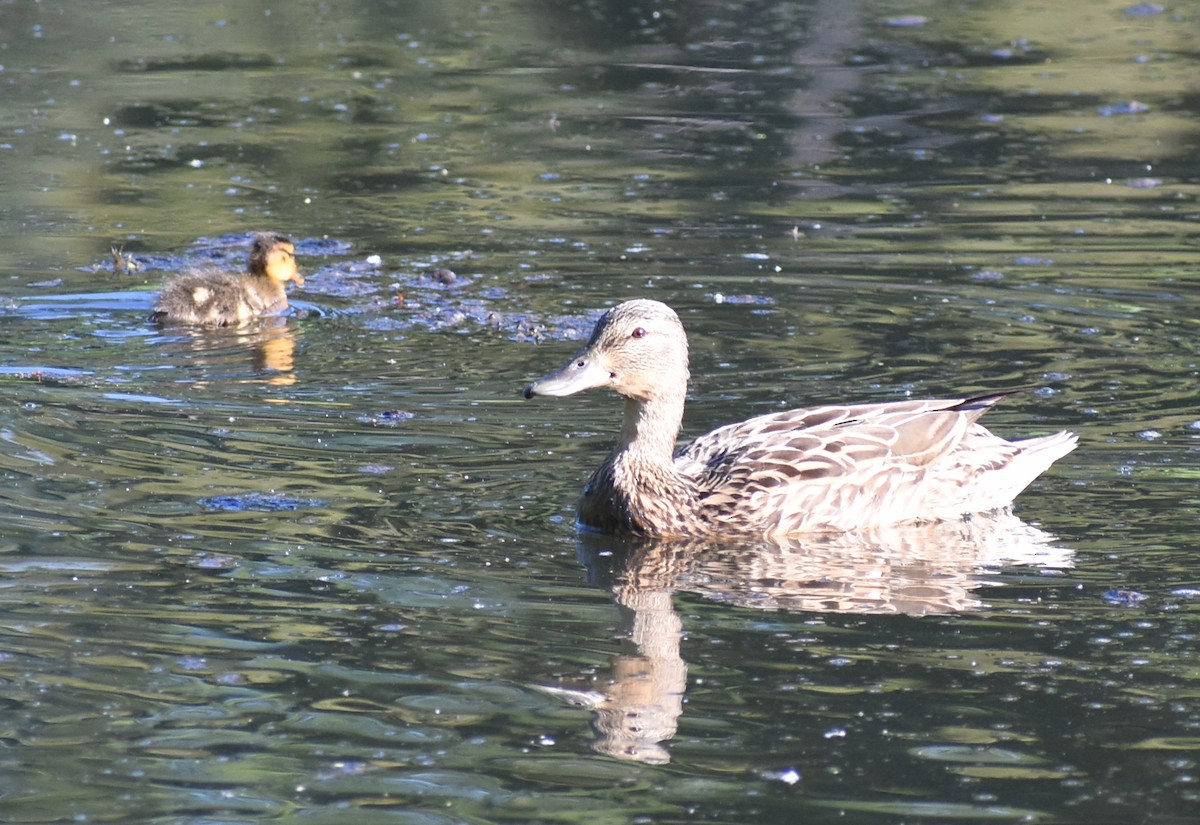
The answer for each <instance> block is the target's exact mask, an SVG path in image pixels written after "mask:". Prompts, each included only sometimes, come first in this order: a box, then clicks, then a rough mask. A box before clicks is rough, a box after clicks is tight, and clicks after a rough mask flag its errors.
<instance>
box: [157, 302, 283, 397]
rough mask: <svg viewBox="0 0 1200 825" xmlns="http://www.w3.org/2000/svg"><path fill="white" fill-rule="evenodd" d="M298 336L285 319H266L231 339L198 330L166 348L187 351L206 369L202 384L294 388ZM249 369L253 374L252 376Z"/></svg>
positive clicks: (169, 342)
mask: <svg viewBox="0 0 1200 825" xmlns="http://www.w3.org/2000/svg"><path fill="white" fill-rule="evenodd" d="M296 335H297V329H296V327H295V326H294V325H291V324H288V322H287V319H286V318H263V319H262V320H261V321H260V322H259V323H256V324H254V325H253V326H246V327H241V328H239V329H237V330H234V331H233V334H232V335H231V334H230V332H229V331H226V330H220V331H218V330H215V329H213V328H211V327H196V328H193V329H190V330H188V331H187V333H186V334H185V335H183V336H179V337H172V338H171V339H170V340H167V341H165V342H164V346H166V347H169V348H173V349H174V348H181V349H186V350H187V351H188V353H189V355H188V358H189V360H190V362H191V363H192V364H195V365H198V366H203V367H204V368H205V373H206V375H207V376H209V377H206V378H204V379H203V380H202V382H201V383H210V382H214V381H218V380H221V379H230V378H232V379H233V380H238V381H242V382H261V383H266V384H271V385H275V386H291V385H293V384H295V383H296V373H295V363H296ZM247 368H249V370H251V371H252V374H251V375H249V376H248V375H247V374H246V371H247Z"/></svg>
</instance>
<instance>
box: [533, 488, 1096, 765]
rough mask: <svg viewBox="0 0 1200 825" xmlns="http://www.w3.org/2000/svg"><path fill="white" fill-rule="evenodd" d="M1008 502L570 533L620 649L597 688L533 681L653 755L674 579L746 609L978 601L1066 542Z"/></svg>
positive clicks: (1049, 561) (603, 738)
mask: <svg viewBox="0 0 1200 825" xmlns="http://www.w3.org/2000/svg"><path fill="white" fill-rule="evenodd" d="M1054 541H1055V539H1054V537H1053V536H1051V535H1050V534H1048V533H1046V532H1045V531H1043V530H1041V529H1039V528H1037V527H1035V526H1033V525H1031V524H1027V523H1026V522H1024V521H1022V520H1021V519H1019V518H1017V517H1016V516H1015V515H1013V514H1012V513H1011V512H1008V511H1000V512H995V513H988V514H983V515H976V516H974V517H972V518H970V519H964V520H962V521H956V522H941V523H936V524H922V525H910V526H903V527H892V528H886V529H879V530H872V531H862V532H855V533H836V534H818V535H806V536H795V537H791V538H788V539H786V540H784V541H782V542H780V543H767V542H762V541H755V540H750V539H746V540H742V539H732V540H730V539H720V540H717V539H712V540H688V541H671V542H653V543H647V542H641V543H639V542H635V541H631V540H623V539H617V538H613V537H611V536H601V535H596V534H583V533H581V534H580V536H579V540H578V553H579V558H580V560H581V561H582V563H583V565H584V567H585V568H586V570H587V574H588V579H589V581H590V582H591V583H593V584H595V585H597V586H600V587H603V588H604V589H606V590H609V591H610V592H611V593H612V594H613V599H614V601H615V602H616V604H617V607H618V609H619V611H620V614H621V625H620V633H621V637H622V650H621V652H620V653H619V654H618V655H617V656H615V657H614V659H613V664H612V670H611V674H610V676H609V679H608V681H607V683H606V684H605V686H604V688H603V689H602V690H601V691H596V690H595V689H594V688H593V689H589V690H575V689H572V688H570V687H560V686H555V687H546V686H541V687H540V689H541V690H544V691H546V692H548V693H551V694H553V695H555V696H559V697H560V698H562V699H564V700H566V701H568V702H571V703H573V704H579V705H582V706H585V707H588V708H590V709H591V710H592V713H593V718H592V727H593V729H594V730H595V733H596V739H595V741H594V742H593V747H594V748H595V750H596V751H598V752H600V753H604V754H607V755H610V756H613V757H616V758H618V759H625V760H632V761H638V762H645V763H649V764H663V763H665V762H667V761H669V759H670V756H669V753H668V751H667V749H666V748H665V747H664V745H663V743H664V742H666V741H668V740H670V739H671V738H672V737H673V736H674V734H675V731H676V728H677V726H678V720H679V717H680V715H681V714H682V712H683V699H684V694H685V691H686V688H687V663H686V662H685V661H684V659H683V656H682V654H681V651H680V643H681V640H682V637H683V621H682V619H681V618H680V616H679V614H678V613H677V612H676V610H675V607H674V604H673V600H672V597H673V595H674V593H675V592H676V591H685V592H690V593H694V594H697V595H699V596H702V597H704V598H706V599H710V600H713V601H716V602H721V603H725V604H731V605H736V606H738V607H742V608H753V609H755V610H764V611H766V610H771V611H777V610H784V611H789V612H820V613H853V614H903V615H909V616H928V615H946V614H952V613H958V612H963V611H971V610H980V609H982V608H985V607H986V604H985V603H984V602H983V600H982V599H981V598H980V597H979V595H978V594H977V593H976V591H977V590H978V589H979V588H981V587H983V586H984V585H986V584H988V583H989V581H991V580H994V578H995V576H997V575H998V574H999V573H1000V572H1001V571H1002V570H1005V569H1008V568H1010V567H1014V566H1015V567H1024V568H1030V569H1034V570H1038V571H1043V570H1056V569H1063V568H1069V567H1071V566H1073V563H1074V553H1073V551H1072V550H1070V549H1068V548H1065V547H1061V546H1058V545H1056V544H1055V543H1054Z"/></svg>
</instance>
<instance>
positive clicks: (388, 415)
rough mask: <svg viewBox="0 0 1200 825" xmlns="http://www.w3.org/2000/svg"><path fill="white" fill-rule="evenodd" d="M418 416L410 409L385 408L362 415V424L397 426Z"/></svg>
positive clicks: (360, 419)
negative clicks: (371, 413) (381, 410)
mask: <svg viewBox="0 0 1200 825" xmlns="http://www.w3.org/2000/svg"><path fill="white" fill-rule="evenodd" d="M415 417H416V416H415V415H413V414H412V413H410V412H409V411H408V410H384V411H383V412H378V413H375V414H374V415H360V416H359V417H358V423H360V424H378V425H380V426H383V427H395V426H396V425H397V424H399V423H400V422H401V421H410V420H412V419H413V418H415Z"/></svg>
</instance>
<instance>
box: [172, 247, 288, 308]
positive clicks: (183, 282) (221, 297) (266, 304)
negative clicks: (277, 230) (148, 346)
mask: <svg viewBox="0 0 1200 825" xmlns="http://www.w3.org/2000/svg"><path fill="white" fill-rule="evenodd" d="M292 281H294V282H295V283H297V284H301V285H303V283H304V278H302V277H301V276H300V271H299V269H297V267H296V246H295V244H293V243H292V242H291V240H289V239H288V238H286V237H284V236H283V235H274V234H263V235H258V236H256V237H255V238H254V243H253V244H251V246H250V256H249V259H248V261H247V271H246V272H244V273H233V272H223V271H221V270H201V271H199V272H189V273H187V274H185V275H181V276H180V277H178V278H175V279H174V280H172V281H170V282H168V283H167V285H166V286H165V287H164V288H163V291H162V294H161V295H159V297H158V300H157V301H156V302H155V304H154V314H153V316H152V318H153V319H154V320H156V321H172V322H179V323H187V324H206V325H209V326H222V327H223V326H240V325H243V324H245V323H247V322H249V321H250V320H252V319H254V318H258V317H260V316H263V315H278V314H279V313H281V312H283V310H285V309H287V306H288V300H287V292H286V290H285V288H284V287H285V285H286V284H287V283H288V282H292Z"/></svg>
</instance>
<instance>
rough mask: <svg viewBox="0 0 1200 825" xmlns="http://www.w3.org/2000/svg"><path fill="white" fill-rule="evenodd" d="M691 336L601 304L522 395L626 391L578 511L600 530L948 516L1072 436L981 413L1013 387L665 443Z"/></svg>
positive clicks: (1007, 492) (1046, 461)
mask: <svg viewBox="0 0 1200 825" xmlns="http://www.w3.org/2000/svg"><path fill="white" fill-rule="evenodd" d="M687 379H688V359H687V337H686V335H685V333H684V331H683V326H682V324H680V322H679V319H678V316H676V315H675V313H674V311H672V310H671V309H670V308H669V307H667V306H666V305H665V304H662V303H659V302H657V301H649V300H635V301H628V302H626V303H623V304H620V305H618V306H616V307H614V308H613V309H611V310H609V311H608V312H607V313H605V315H604V316H603V317H602V318H601V319H600V321H599V322H597V324H596V329H595V330H594V331H593V333H592V337H591V340H590V341H589V342H588V346H587V347H586V348H585V349H584V351H583V352H581V353H580V354H579V355H577V356H576V357H575V358H574V359H572V361H571V362H570V363H569V364H568V365H567V366H566V367H564V368H563V369H562V370H559V371H558V372H557V373H553V374H551V375H549V376H546V377H545V378H543V379H541V380H539V381H536V382H534V383H532V384H530V385H529V386H528V387H527V388H526V390H525V395H526V397H532V396H534V395H570V394H573V393H575V392H579V391H581V390H584V389H589V388H592V387H599V386H608V387H611V388H612V389H614V390H616V391H617V392H618V393H620V394H622V395H624V396H625V397H626V399H627V400H626V410H625V423H624V425H623V427H622V433H621V441H620V443H619V444H618V446H617V449H616V450H615V451H614V452H613V453H612V454H611V455H610V456H609V457H608V458H607V459H605V461H604V463H603V464H601V466H600V467H599V468H598V469H597V470H596V472H595V473H594V474H593V475H592V478H591V480H590V481H589V482H588V484H587V487H586V488H585V490H584V494H583V496H582V498H581V500H580V504H579V521H580V523H581V524H583V525H585V526H588V527H592V528H596V529H599V530H604V531H609V532H629V533H634V534H639V535H656V536H698V535H705V534H709V533H713V532H723V531H741V532H745V531H751V532H755V533H760V534H763V535H768V536H770V535H775V536H779V535H786V534H794V533H802V532H814V531H845V530H853V529H859V528H864V527H878V526H885V525H889V524H899V523H905V522H919V521H932V520H940V519H950V518H958V517H961V516H963V515H965V514H967V513H972V512H982V511H986V510H992V509H996V508H1000V507H1004V506H1006V505H1008V504H1009V503H1010V502H1011V501H1012V499H1013V498H1014V497H1015V496H1016V495H1017V494H1018V493H1020V492H1021V490H1023V489H1024V488H1025V487H1026V486H1027V485H1028V484H1029V483H1030V482H1031V481H1033V479H1034V478H1036V477H1037V476H1038V475H1040V474H1041V473H1042V472H1044V471H1045V470H1046V468H1048V467H1049V466H1050V464H1052V463H1053V462H1054V461H1055V460H1057V459H1058V458H1060V457H1062V456H1063V455H1066V454H1067V453H1068V452H1070V451H1071V450H1072V449H1074V447H1075V443H1076V438H1075V436H1074V435H1073V434H1071V433H1068V432H1060V433H1056V434H1054V435H1050V436H1044V437H1041V438H1033V439H1028V440H1025V441H1018V442H1010V441H1006V440H1005V439H1002V438H1000V437H998V436H995V435H993V434H992V433H991V432H989V431H988V430H987V429H986V428H984V427H983V426H982V425H980V424H978V423H977V419H979V418H980V416H982V415H983V414H984V413H985V412H987V411H988V410H989V409H991V408H992V407H993V406H994V405H995V404H996V403H997V402H999V401H1000V400H1001V399H1002V398H1003V397H1004V396H1005V395H1007V394H1009V393H1004V392H1002V393H993V394H990V395H983V396H978V397H975V398H966V399H940V400H924V401H895V402H887V403H878V404H852V405H834V406H826V407H816V408H812V409H796V410H789V411H787V412H780V413H772V414H768V415H762V416H758V417H756V418H751V419H749V420H747V421H742V422H739V423H735V424H728V425H726V426H723V427H719V428H717V429H716V430H713V431H712V432H710V433H708V434H707V435H703V436H700V437H699V438H697V439H696V440H695V441H692V442H691V443H690V444H688V445H686V446H685V447H683V448H682V449H680V450H678V451H674V442H675V438H676V437H677V435H678V432H679V428H680V423H681V421H682V415H683V405H684V399H685V396H686V388H687Z"/></svg>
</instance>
